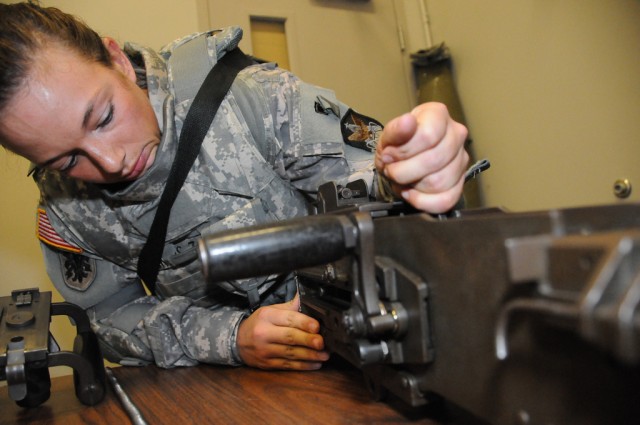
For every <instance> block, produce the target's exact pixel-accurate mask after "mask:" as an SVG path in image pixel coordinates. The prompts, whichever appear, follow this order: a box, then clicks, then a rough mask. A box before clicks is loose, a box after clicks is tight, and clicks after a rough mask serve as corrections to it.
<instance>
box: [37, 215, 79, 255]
mask: <svg viewBox="0 0 640 425" xmlns="http://www.w3.org/2000/svg"><path fill="white" fill-rule="evenodd" d="M37 222H38V223H37V225H36V236H37V238H38V239H40V240H41V241H42V242H44V243H46V244H47V245H49V246H52V247H55V248H58V249H61V250H63V251H67V252H75V253H80V252H82V248H80V247H78V246H75V245H72V244H70V243H69V242H67V241H65V240H64V239H63V238H62V236H60V235H59V234H58V232H56V230H55V229H54V228H53V226H52V225H51V222H50V221H49V217H47V212H46V211H45V210H44V209H42V208H38V217H37Z"/></svg>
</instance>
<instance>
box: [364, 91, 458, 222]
mask: <svg viewBox="0 0 640 425" xmlns="http://www.w3.org/2000/svg"><path fill="white" fill-rule="evenodd" d="M467 134H468V133H467V129H466V127H465V126H463V125H462V124H459V123H457V122H455V121H454V120H453V119H452V118H451V117H450V116H449V112H448V111H447V108H446V106H445V105H443V104H439V103H426V104H422V105H420V106H418V107H416V108H414V110H413V111H411V113H409V114H405V115H402V116H400V117H398V118H396V119H394V120H392V121H391V122H390V123H389V124H388V125H387V127H385V130H384V132H383V134H382V136H381V139H380V143H379V145H378V149H377V151H376V157H375V161H376V167H377V169H378V171H379V172H381V173H383V174H384V175H385V176H386V177H387V178H388V179H389V180H390V181H391V183H392V187H393V189H394V191H395V192H396V193H399V194H401V195H402V196H403V197H404V198H405V200H407V201H408V202H409V203H411V204H412V205H413V206H414V207H416V208H418V209H421V210H424V211H428V212H431V213H441V212H445V211H447V210H448V209H450V208H452V207H453V206H454V205H455V204H456V202H457V201H458V200H459V198H460V196H461V194H462V186H463V184H464V172H465V169H466V166H467V163H468V161H469V155H468V154H467V152H466V151H465V149H464V143H465V141H466V138H467Z"/></svg>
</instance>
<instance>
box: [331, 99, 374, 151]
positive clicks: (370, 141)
mask: <svg viewBox="0 0 640 425" xmlns="http://www.w3.org/2000/svg"><path fill="white" fill-rule="evenodd" d="M383 128H384V126H383V125H382V124H380V122H379V121H377V120H374V119H373V118H370V117H367V116H365V115H362V114H360V113H358V112H356V111H354V110H353V109H349V110H348V111H347V113H346V114H345V115H344V117H343V118H342V121H340V131H342V139H343V140H344V142H345V143H346V144H348V145H350V146H353V147H355V148H358V149H363V150H366V151H369V152H375V150H376V145H377V144H378V139H379V138H380V134H381V133H382V129H383Z"/></svg>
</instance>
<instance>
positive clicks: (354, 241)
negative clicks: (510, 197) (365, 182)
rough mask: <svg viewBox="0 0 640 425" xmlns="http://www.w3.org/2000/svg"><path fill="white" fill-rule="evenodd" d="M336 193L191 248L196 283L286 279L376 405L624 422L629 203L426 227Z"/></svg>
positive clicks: (635, 371) (635, 363)
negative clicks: (292, 276)
mask: <svg viewBox="0 0 640 425" xmlns="http://www.w3.org/2000/svg"><path fill="white" fill-rule="evenodd" d="M343 189H344V188H336V187H335V186H333V187H329V188H328V189H327V188H325V192H324V193H322V192H321V196H320V212H321V213H323V214H320V215H317V216H309V217H307V218H303V219H298V220H293V221H290V222H281V223H275V224H273V225H271V226H259V227H255V228H248V229H241V230H239V231H235V232H225V233H222V234H216V235H210V236H207V237H205V238H204V239H203V240H202V241H201V247H200V249H201V258H202V260H203V267H204V270H205V275H206V276H207V279H208V280H209V281H210V282H215V281H217V280H223V279H231V278H240V277H247V276H250V275H252V276H257V275H267V274H271V273H281V272H288V271H295V273H296V275H297V278H298V279H299V285H300V287H299V291H300V294H301V302H302V308H303V311H304V312H306V313H307V314H309V315H311V316H313V317H315V318H317V319H318V320H319V321H320V323H321V328H322V334H323V336H324V338H325V344H326V346H327V347H328V349H329V350H330V351H332V352H335V353H337V354H339V355H340V356H342V357H344V358H345V359H347V360H348V361H349V362H350V363H352V364H353V365H354V366H356V367H358V368H359V369H361V370H362V372H363V374H364V377H365V380H366V382H367V384H368V386H369V387H370V389H371V390H372V393H373V394H374V395H375V396H376V397H383V396H384V395H385V394H386V393H392V394H393V395H394V396H396V397H399V398H401V399H402V400H404V401H405V402H406V403H408V404H409V405H411V406H420V405H424V404H428V403H431V402H432V401H434V400H438V399H440V398H444V399H446V400H449V401H451V402H453V403H455V404H456V405H458V406H460V407H461V408H463V409H465V410H467V411H468V412H471V413H472V414H473V415H475V416H476V417H478V418H480V419H482V420H485V421H488V422H490V423H496V424H514V423H515V424H551V423H554V424H562V423H580V424H605V423H606V424H609V423H615V424H625V423H638V420H639V418H640V311H639V308H638V305H639V304H640V205H636V204H624V205H622V204H620V205H612V206H601V207H589V208H574V209H565V210H552V211H540V212H529V213H509V212H505V211H502V210H499V209H481V210H468V211H465V210H461V211H457V212H455V213H454V214H451V215H449V216H447V217H442V216H441V217H433V216H430V215H428V214H422V213H415V212H411V211H406V210H405V208H404V207H403V206H402V205H398V204H385V203H376V202H373V203H372V202H357V200H356V201H355V202H353V201H354V200H353V199H351V197H350V196H349V197H347V199H345V198H344V196H342V195H341V193H340V192H341V191H342V190H343ZM365 193H366V192H365ZM327 206H328V209H330V210H333V211H329V210H328V209H327Z"/></svg>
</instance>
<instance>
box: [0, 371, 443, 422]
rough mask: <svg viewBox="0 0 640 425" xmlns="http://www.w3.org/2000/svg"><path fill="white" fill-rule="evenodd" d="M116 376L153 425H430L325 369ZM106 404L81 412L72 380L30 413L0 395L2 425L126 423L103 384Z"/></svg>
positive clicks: (419, 414) (348, 374)
mask: <svg viewBox="0 0 640 425" xmlns="http://www.w3.org/2000/svg"><path fill="white" fill-rule="evenodd" d="M113 372H114V375H115V377H116V378H117V380H118V381H119V383H120V385H121V386H122V388H123V389H124V391H125V392H126V394H127V395H128V396H129V398H130V399H131V401H132V402H133V403H134V404H135V406H136V407H137V408H138V409H139V411H140V412H141V414H142V416H143V417H144V419H145V421H146V422H147V423H148V424H149V425H151V424H172V425H173V424H192V423H193V424H286V425H293V424H322V425H328V424H375V423H385V424H398V423H424V424H436V423H437V422H434V421H432V420H430V419H427V418H426V416H425V415H427V414H428V412H427V411H426V410H425V409H417V410H406V406H404V405H402V404H401V403H400V402H395V403H394V402H386V403H382V402H375V401H372V400H371V397H370V395H369V393H368V391H367V390H366V388H365V386H364V384H363V382H362V378H361V376H360V374H359V372H358V371H357V370H356V369H353V368H351V367H350V366H348V365H346V364H342V363H340V362H331V363H330V364H328V365H325V367H324V368H323V369H322V370H320V371H315V372H289V371H262V370H257V369H252V368H247V367H240V368H229V367H218V366H208V365H201V366H198V367H193V368H178V369H170V370H164V369H159V368H157V367H155V366H147V367H141V368H135V367H118V368H114V369H113ZM108 387H109V388H108V393H107V396H106V397H105V399H104V400H103V401H102V402H101V403H99V404H98V405H96V406H93V407H87V406H84V405H82V404H81V403H80V402H79V401H78V400H77V398H76V396H75V393H74V386H73V379H72V377H71V376H64V377H59V378H53V379H52V390H51V397H50V398H49V400H48V401H47V402H46V403H44V404H43V405H41V406H39V407H37V408H34V409H22V408H20V407H18V406H17V405H16V404H15V403H14V402H13V401H12V400H11V399H9V396H8V394H7V388H6V387H3V388H0V424H16V423H38V424H64V425H72V424H84V423H91V424H110V425H111V424H122V423H125V424H126V423H129V417H128V415H127V414H126V413H125V411H124V410H123V408H122V405H121V404H120V402H119V400H118V398H117V397H116V395H115V393H114V392H113V390H112V388H111V387H110V386H109V384H108Z"/></svg>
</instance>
